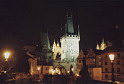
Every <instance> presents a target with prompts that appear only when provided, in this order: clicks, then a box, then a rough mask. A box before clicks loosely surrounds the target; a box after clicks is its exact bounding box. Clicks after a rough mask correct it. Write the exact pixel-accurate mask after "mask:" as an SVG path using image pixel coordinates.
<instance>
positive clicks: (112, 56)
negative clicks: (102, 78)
mask: <svg viewBox="0 0 124 84" xmlns="http://www.w3.org/2000/svg"><path fill="white" fill-rule="evenodd" d="M114 57H115V55H114V54H110V55H109V58H110V60H111V62H113V61H114Z"/></svg>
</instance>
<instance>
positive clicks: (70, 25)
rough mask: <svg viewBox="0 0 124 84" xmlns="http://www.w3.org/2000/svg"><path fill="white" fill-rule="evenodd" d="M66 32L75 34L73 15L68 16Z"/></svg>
mask: <svg viewBox="0 0 124 84" xmlns="http://www.w3.org/2000/svg"><path fill="white" fill-rule="evenodd" d="M66 27H67V28H65V29H66V31H67V33H74V26H73V20H72V15H71V16H68V15H67V23H66Z"/></svg>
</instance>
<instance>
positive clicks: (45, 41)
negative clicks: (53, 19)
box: [41, 33, 50, 49]
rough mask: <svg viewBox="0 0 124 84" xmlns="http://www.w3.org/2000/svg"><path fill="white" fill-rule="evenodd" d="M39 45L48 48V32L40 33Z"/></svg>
mask: <svg viewBox="0 0 124 84" xmlns="http://www.w3.org/2000/svg"><path fill="white" fill-rule="evenodd" d="M41 45H42V46H43V49H50V42H49V37H48V33H41Z"/></svg>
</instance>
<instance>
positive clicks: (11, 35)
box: [0, 1, 124, 50]
mask: <svg viewBox="0 0 124 84" xmlns="http://www.w3.org/2000/svg"><path fill="white" fill-rule="evenodd" d="M67 13H68V14H70V13H72V14H73V21H74V27H75V29H77V26H78V25H79V26H80V33H81V42H80V47H81V48H82V49H84V50H86V49H88V48H95V45H96V43H97V42H98V43H100V42H101V40H102V38H104V39H105V41H112V42H113V41H116V40H117V39H124V34H123V33H124V2H115V1H114V2H110V1H109V2H108V1H104V2H103V1H102V2H95V1H87V2H86V1H84V2H83V1H82V2H81V1H68V2H67V1H61V2H57V1H54V2H53V1H47V2H38V1H36V2H35V1H33V2H21V1H20V2H14V1H13V2H7V1H6V2H4V1H1V2H0V45H3V44H4V45H5V44H10V45H11V44H17V43H20V44H21V43H27V44H37V43H38V41H39V39H40V31H41V30H42V31H46V30H48V32H49V37H50V42H51V44H52V43H53V39H54V38H55V39H56V40H58V39H59V37H60V36H61V34H62V32H61V27H62V28H63V29H64V25H65V23H66V14H67Z"/></svg>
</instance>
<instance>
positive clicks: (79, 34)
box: [78, 25, 80, 36]
mask: <svg viewBox="0 0 124 84" xmlns="http://www.w3.org/2000/svg"><path fill="white" fill-rule="evenodd" d="M78 36H80V30H79V25H78Z"/></svg>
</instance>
